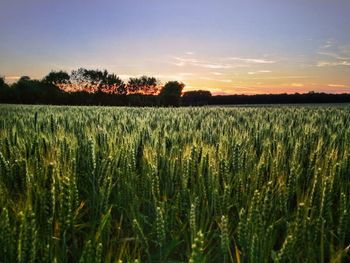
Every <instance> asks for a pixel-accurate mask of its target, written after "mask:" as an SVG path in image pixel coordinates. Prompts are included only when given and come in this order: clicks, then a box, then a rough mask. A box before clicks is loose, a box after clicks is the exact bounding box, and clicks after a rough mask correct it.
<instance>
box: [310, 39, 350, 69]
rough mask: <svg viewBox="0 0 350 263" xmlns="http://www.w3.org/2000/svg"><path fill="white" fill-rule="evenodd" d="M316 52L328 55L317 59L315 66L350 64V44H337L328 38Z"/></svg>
mask: <svg viewBox="0 0 350 263" xmlns="http://www.w3.org/2000/svg"><path fill="white" fill-rule="evenodd" d="M317 54H318V55H320V56H323V57H328V59H327V60H324V59H322V60H319V61H318V62H317V64H316V66H317V67H335V66H350V45H339V44H337V43H336V42H335V41H334V40H328V41H327V42H326V44H324V45H323V46H321V47H320V48H319V50H318V51H317Z"/></svg>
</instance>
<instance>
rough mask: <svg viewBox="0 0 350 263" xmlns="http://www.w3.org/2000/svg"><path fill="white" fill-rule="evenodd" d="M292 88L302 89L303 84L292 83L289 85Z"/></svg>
mask: <svg viewBox="0 0 350 263" xmlns="http://www.w3.org/2000/svg"><path fill="white" fill-rule="evenodd" d="M291 86H292V87H304V84H303V83H292V84H291Z"/></svg>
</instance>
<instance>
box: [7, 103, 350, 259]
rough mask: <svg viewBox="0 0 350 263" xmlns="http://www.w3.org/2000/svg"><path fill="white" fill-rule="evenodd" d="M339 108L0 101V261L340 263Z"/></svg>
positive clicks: (342, 136)
mask: <svg viewBox="0 0 350 263" xmlns="http://www.w3.org/2000/svg"><path fill="white" fill-rule="evenodd" d="M349 213H350V107H349V106H347V105H341V106H339V107H337V106H331V105H328V106H325V105H323V106H322V105H317V106H313V107H308V106H275V107H229V108H224V107H223V108H221V107H212V108H205V107H204V108H113V107H110V108H104V107H65V106H62V107H53V106H18V105H17V106H14V105H0V262H11V263H12V262H91V263H97V262H116V263H117V262H118V263H119V262H220V263H221V262H223V263H225V262H237V263H244V262H321V263H323V262H334V263H336V262H339V263H340V262H350V254H349V245H350V216H349Z"/></svg>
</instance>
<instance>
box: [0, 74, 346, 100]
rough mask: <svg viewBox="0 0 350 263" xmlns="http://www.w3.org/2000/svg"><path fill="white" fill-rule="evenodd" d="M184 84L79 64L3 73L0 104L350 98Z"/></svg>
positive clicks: (0, 80) (341, 95)
mask: <svg viewBox="0 0 350 263" xmlns="http://www.w3.org/2000/svg"><path fill="white" fill-rule="evenodd" d="M184 87H185V85H184V84H183V83H181V82H178V81H169V82H167V83H165V84H164V85H162V84H161V83H160V81H159V80H157V79H156V78H154V77H148V76H141V77H134V78H130V79H129V80H128V81H127V82H124V81H123V80H122V79H121V78H119V77H118V76H117V75H115V74H113V73H109V72H108V71H107V70H91V69H85V68H79V69H77V70H73V71H72V72H71V73H70V74H68V73H67V72H65V71H51V72H50V73H49V74H47V75H46V76H45V77H44V78H43V79H42V80H33V79H31V78H30V77H28V76H22V77H21V78H20V79H19V80H18V81H17V82H15V83H12V84H11V85H8V84H7V83H6V82H5V79H4V78H3V77H0V103H14V104H54V105H108V106H202V105H230V104H276V103H348V102H350V94H348V93H347V94H327V93H316V92H308V93H305V94H299V93H295V94H262V95H225V96H212V94H211V93H210V91H205V90H195V91H188V92H183V89H184Z"/></svg>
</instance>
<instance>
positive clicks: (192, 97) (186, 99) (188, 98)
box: [182, 90, 212, 105]
mask: <svg viewBox="0 0 350 263" xmlns="http://www.w3.org/2000/svg"><path fill="white" fill-rule="evenodd" d="M211 96H212V95H211V93H210V91H208V90H193V91H187V92H185V93H184V94H183V96H182V104H183V105H207V104H209V102H210V98H211Z"/></svg>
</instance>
